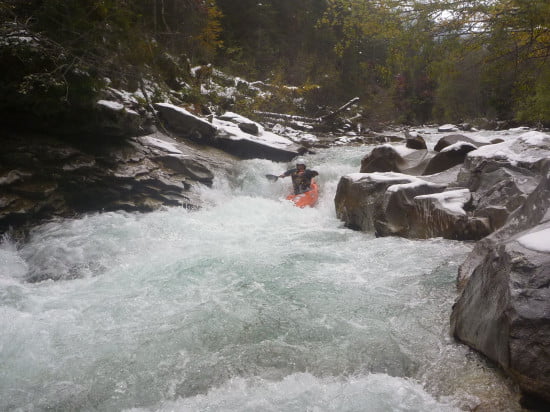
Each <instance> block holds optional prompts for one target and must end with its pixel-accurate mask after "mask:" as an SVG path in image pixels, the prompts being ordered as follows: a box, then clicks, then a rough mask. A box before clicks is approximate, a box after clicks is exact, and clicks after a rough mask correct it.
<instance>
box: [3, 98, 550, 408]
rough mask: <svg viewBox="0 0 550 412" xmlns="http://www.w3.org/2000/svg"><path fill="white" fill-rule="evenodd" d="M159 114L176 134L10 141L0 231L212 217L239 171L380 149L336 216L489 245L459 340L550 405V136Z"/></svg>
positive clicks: (462, 302) (467, 272)
mask: <svg viewBox="0 0 550 412" xmlns="http://www.w3.org/2000/svg"><path fill="white" fill-rule="evenodd" d="M100 104H101V106H102V107H103V109H102V110H103V113H104V114H107V115H108V117H109V119H111V120H110V121H111V122H112V124H119V125H120V124H126V123H125V122H124V121H117V120H116V119H117V117H120V118H121V119H125V118H126V117H127V112H128V111H129V110H131V109H130V108H128V107H126V106H125V105H124V102H115V101H102V102H101V103H100ZM156 108H157V111H156V116H157V117H158V119H159V120H160V121H161V122H162V123H159V127H161V128H162V130H163V132H159V131H154V128H147V129H140V130H142V133H140V134H141V135H139V134H138V135H136V134H135V133H134V135H133V136H128V137H124V136H125V135H126V134H127V133H126V132H121V133H118V132H117V138H113V136H114V135H113V134H112V133H111V134H110V135H109V136H108V135H104V137H103V138H97V139H94V140H92V139H90V138H84V139H82V140H80V141H76V140H75V139H70V140H67V139H66V138H57V137H54V136H44V135H38V134H33V133H28V132H27V133H16V132H6V133H4V135H3V137H4V138H3V145H4V150H3V151H2V153H1V154H0V161H1V167H0V189H1V193H2V195H1V197H0V201H1V206H2V208H1V211H0V231H2V232H3V233H7V232H11V233H12V235H16V236H18V235H24V233H25V232H26V230H27V229H29V228H31V227H32V226H33V225H36V224H38V223H42V222H45V221H48V220H52V219H56V218H66V217H73V216H78V215H80V214H83V213H88V212H98V211H110V210H126V211H141V212H147V211H152V210H155V209H158V208H159V207H163V206H180V207H186V208H190V209H195V208H200V207H201V205H202V204H201V198H200V194H199V192H200V190H199V188H200V186H201V185H206V186H209V185H211V184H212V183H213V181H214V179H215V176H216V175H218V174H224V173H231V172H232V170H233V169H234V164H235V162H236V161H238V160H239V159H250V158H264V159H270V160H274V161H283V162H286V161H290V160H291V159H292V158H294V157H296V156H297V155H299V154H301V153H304V152H306V151H307V150H312V149H313V150H314V149H315V147H326V146H327V145H331V144H365V143H374V142H380V143H383V144H381V145H379V146H377V147H375V148H374V149H373V150H372V151H371V152H370V153H369V154H368V155H366V156H365V158H364V159H363V162H362V165H361V169H360V170H359V171H358V173H354V174H351V175H347V176H343V177H342V178H341V180H340V183H339V185H338V189H337V192H336V196H335V209H336V214H337V216H338V217H339V218H340V219H342V220H343V221H344V222H345V224H346V225H347V226H349V227H350V228H353V229H358V230H363V231H367V232H374V233H376V235H377V236H390V235H391V236H394V235H397V236H403V237H410V238H430V237H444V238H448V239H457V240H470V241H478V243H477V244H476V247H475V248H474V250H473V252H472V253H471V255H470V256H469V257H468V259H467V260H466V262H464V264H463V265H462V266H461V270H460V273H459V276H458V285H459V292H460V296H459V298H458V299H457V303H456V305H455V306H454V308H453V313H452V318H451V329H452V333H453V335H454V336H455V337H456V338H457V339H458V340H460V341H463V342H464V343H466V344H468V345H469V346H471V347H472V348H474V349H476V350H478V351H480V352H481V353H483V354H485V355H486V356H487V357H488V358H490V359H492V360H493V361H495V362H496V363H497V364H498V365H499V366H500V367H501V368H502V369H503V370H504V371H505V372H507V373H508V374H509V375H510V376H512V377H513V378H514V379H515V380H516V381H517V382H518V383H519V385H520V387H521V389H522V391H523V392H524V393H525V394H527V395H529V396H531V397H533V398H536V399H542V400H543V401H545V402H548V401H550V399H549V398H548V396H547V394H548V393H550V390H549V389H550V388H549V386H548V380H547V376H548V374H549V368H550V359H549V357H548V353H549V351H548V345H549V343H550V306H549V305H550V296H549V295H548V284H549V283H550V271H549V270H548V268H549V267H550V246H549V245H550V241H549V239H550V232H549V231H550V214H549V213H550V212H549V205H550V186H549V181H550V135H548V134H546V133H541V132H534V131H528V130H525V131H515V132H514V133H512V134H511V135H509V136H505V138H502V136H501V135H499V136H494V137H490V136H489V137H486V138H484V139H480V137H479V136H472V135H464V134H456V133H455V134H449V135H446V136H444V138H442V139H440V140H438V142H437V143H436V144H435V145H433V147H430V148H428V145H427V144H426V142H425V141H424V139H423V138H422V136H420V135H418V134H411V133H405V136H403V137H399V136H395V135H389V134H377V133H363V134H357V133H348V134H347V135H345V136H344V137H338V138H336V137H334V136H329V137H327V136H325V137H324V138H319V137H317V136H315V135H313V134H310V133H307V132H302V133H298V132H297V131H296V130H291V129H288V128H285V127H284V126H276V127H273V128H272V129H273V130H274V131H277V132H278V133H274V132H272V131H267V130H266V129H265V128H264V127H263V126H262V125H260V124H259V123H256V122H253V121H251V120H249V119H246V118H244V117H242V116H239V115H237V114H235V113H230V112H228V113H225V114H223V115H219V116H216V115H212V116H210V118H202V117H201V116H197V115H195V114H193V113H190V112H189V111H187V110H185V109H182V108H181V107H177V106H174V105H171V104H159V105H157V106H156ZM140 124H141V121H140ZM124 127H125V126H124ZM124 127H122V129H124ZM132 128H133V130H134V129H135V128H134V127H133V126H132ZM122 129H118V130H119V131H120V130H122ZM125 130H128V129H125ZM135 130H137V129H135ZM390 142H391V143H390ZM33 280H34V281H41V280H44V279H33Z"/></svg>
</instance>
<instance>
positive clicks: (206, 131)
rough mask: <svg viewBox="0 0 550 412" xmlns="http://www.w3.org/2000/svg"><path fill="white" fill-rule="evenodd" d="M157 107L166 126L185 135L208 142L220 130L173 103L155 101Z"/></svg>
mask: <svg viewBox="0 0 550 412" xmlns="http://www.w3.org/2000/svg"><path fill="white" fill-rule="evenodd" d="M155 108H156V109H157V110H158V113H159V116H160V118H161V119H162V120H163V121H164V122H165V124H166V127H167V128H168V129H169V130H171V131H173V132H175V133H177V134H179V135H181V136H183V137H192V138H194V139H196V140H204V141H205V142H208V141H209V140H210V139H213V138H214V136H215V135H216V133H217V131H218V130H217V128H216V127H215V126H214V125H212V123H210V122H208V121H207V120H204V119H202V118H200V117H198V116H195V115H194V114H192V113H191V112H189V111H187V110H185V109H183V108H181V107H178V106H175V105H173V104H170V103H155Z"/></svg>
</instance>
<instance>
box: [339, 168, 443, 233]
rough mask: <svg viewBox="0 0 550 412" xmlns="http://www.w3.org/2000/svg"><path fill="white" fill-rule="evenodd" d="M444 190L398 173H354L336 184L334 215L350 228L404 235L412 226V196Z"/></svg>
mask: <svg viewBox="0 0 550 412" xmlns="http://www.w3.org/2000/svg"><path fill="white" fill-rule="evenodd" d="M444 189H445V186H444V185H440V184H436V183H430V182H427V181H423V180H421V179H418V178H415V177H412V176H407V175H404V174H400V173H391V172H389V173H355V174H351V175H347V176H343V177H342V178H341V179H340V182H339V183H338V188H337V190H336V196H335V198H334V204H335V207H336V216H337V217H338V218H339V219H341V220H343V221H344V222H345V223H346V226H348V227H350V228H353V229H357V230H362V231H366V232H375V233H376V234H377V235H378V236H388V235H399V236H407V235H408V234H409V232H410V230H411V227H412V226H415V223H413V222H411V221H409V217H410V213H414V209H415V201H414V198H415V197H416V196H418V195H424V194H429V193H437V192H442V191H443V190H444ZM415 234H416V232H415Z"/></svg>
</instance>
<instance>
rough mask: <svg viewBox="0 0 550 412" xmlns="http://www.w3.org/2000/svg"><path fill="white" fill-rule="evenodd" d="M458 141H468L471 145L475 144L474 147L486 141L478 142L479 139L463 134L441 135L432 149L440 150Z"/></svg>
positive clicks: (482, 144)
mask: <svg viewBox="0 0 550 412" xmlns="http://www.w3.org/2000/svg"><path fill="white" fill-rule="evenodd" d="M459 142H464V143H470V144H471V145H472V146H475V147H480V146H484V145H486V144H487V142H480V141H479V140H475V139H472V138H469V137H468V136H465V135H463V134H449V135H447V136H443V137H442V138H441V139H439V140H438V141H437V143H436V144H435V146H434V150H435V151H436V152H440V151H441V150H443V149H445V148H446V147H448V146H451V145H454V144H456V143H459Z"/></svg>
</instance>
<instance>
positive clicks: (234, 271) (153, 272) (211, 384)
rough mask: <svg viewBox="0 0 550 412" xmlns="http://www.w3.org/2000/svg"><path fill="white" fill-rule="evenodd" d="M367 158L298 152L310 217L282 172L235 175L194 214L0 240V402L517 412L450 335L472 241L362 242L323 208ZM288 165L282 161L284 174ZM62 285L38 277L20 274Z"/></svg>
mask: <svg viewBox="0 0 550 412" xmlns="http://www.w3.org/2000/svg"><path fill="white" fill-rule="evenodd" d="M364 154H365V149H364V148H363V149H360V148H351V147H347V148H345V147H342V148H336V149H330V150H326V151H322V152H321V153H319V154H317V155H314V156H310V157H309V158H308V161H309V162H310V163H311V166H312V167H313V168H315V169H317V170H319V172H320V173H321V176H320V179H319V181H320V184H321V189H322V193H321V199H320V203H319V205H318V207H316V208H313V209H303V210H302V209H298V208H296V207H293V206H292V205H291V204H289V202H287V201H284V200H281V199H283V198H284V196H285V194H286V191H287V190H288V189H289V186H290V181H289V179H285V180H283V181H281V180H279V181H277V182H274V183H272V182H269V181H267V180H266V179H265V178H264V177H263V175H264V174H265V173H276V174H279V173H280V172H281V171H282V170H283V169H284V166H282V165H280V164H279V165H278V164H275V163H271V162H269V161H261V160H254V161H246V162H241V163H239V164H238V165H236V166H235V167H236V170H235V172H234V174H233V176H231V177H230V178H224V177H222V176H220V177H218V178H217V179H216V185H215V187H214V188H213V189H204V191H203V193H202V196H203V198H204V199H206V201H207V203H208V206H207V207H205V208H204V209H202V210H200V211H193V212H190V211H187V210H185V209H182V208H169V209H166V210H162V211H157V212H154V213H149V214H128V213H122V212H121V213H103V214H96V215H91V216H87V217H84V218H81V219H75V220H64V221H59V222H54V223H50V224H47V225H44V226H41V227H39V228H37V229H36V230H35V231H34V232H33V234H32V237H31V239H30V240H29V241H28V242H27V243H25V244H21V245H17V244H15V243H14V242H13V241H11V240H10V239H8V238H5V239H4V240H3V242H2V244H1V247H0V330H1V331H2V333H1V334H0V410H2V411H5V410H8V411H9V410H21V411H34V410H36V411H40V410H63V411H65V410H87V411H90V410H97V411H121V410H139V411H152V410H160V411H172V410H175V411H205V410H208V411H454V410H467V409H468V408H471V407H474V406H476V405H477V404H478V403H479V402H480V401H486V402H487V401H488V402H489V403H491V402H492V403H493V404H498V405H499V408H500V410H510V411H512V410H516V409H515V408H516V407H515V406H514V405H515V401H514V394H513V393H511V392H510V390H509V388H508V386H507V383H506V382H505V381H504V380H503V379H502V378H501V377H500V376H499V375H498V373H497V372H496V371H495V370H494V369H492V368H491V367H490V366H488V365H486V364H485V363H484V362H482V361H481V360H480V358H479V357H478V356H477V355H475V354H473V353H471V352H470V351H469V350H468V349H467V348H465V347H464V346H462V345H458V344H456V343H455V342H454V341H453V339H452V338H450V337H449V333H448V319H449V314H450V310H451V306H452V303H453V300H454V298H455V293H456V292H455V277H456V271H457V267H458V265H459V264H460V262H461V261H462V260H463V259H464V257H465V255H466V254H467V253H468V251H469V250H470V248H471V245H469V244H465V243H460V242H452V241H447V240H443V239H433V240H424V241H418V240H407V239H401V238H393V237H392V238H379V239H377V238H375V237H374V236H373V235H372V234H366V233H360V232H354V231H351V230H348V229H346V228H344V227H343V225H342V223H341V222H339V221H338V220H337V219H336V217H335V213H334V204H333V199H334V193H335V188H336V184H337V182H338V179H339V177H340V176H341V175H343V174H346V173H350V172H356V171H358V167H359V163H360V159H361V157H362V156H363V155H364ZM285 166H286V165H285ZM44 276H49V277H51V278H55V279H58V280H55V281H54V280H45V281H41V282H38V283H32V282H28V280H29V279H36V278H43V277H44Z"/></svg>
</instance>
